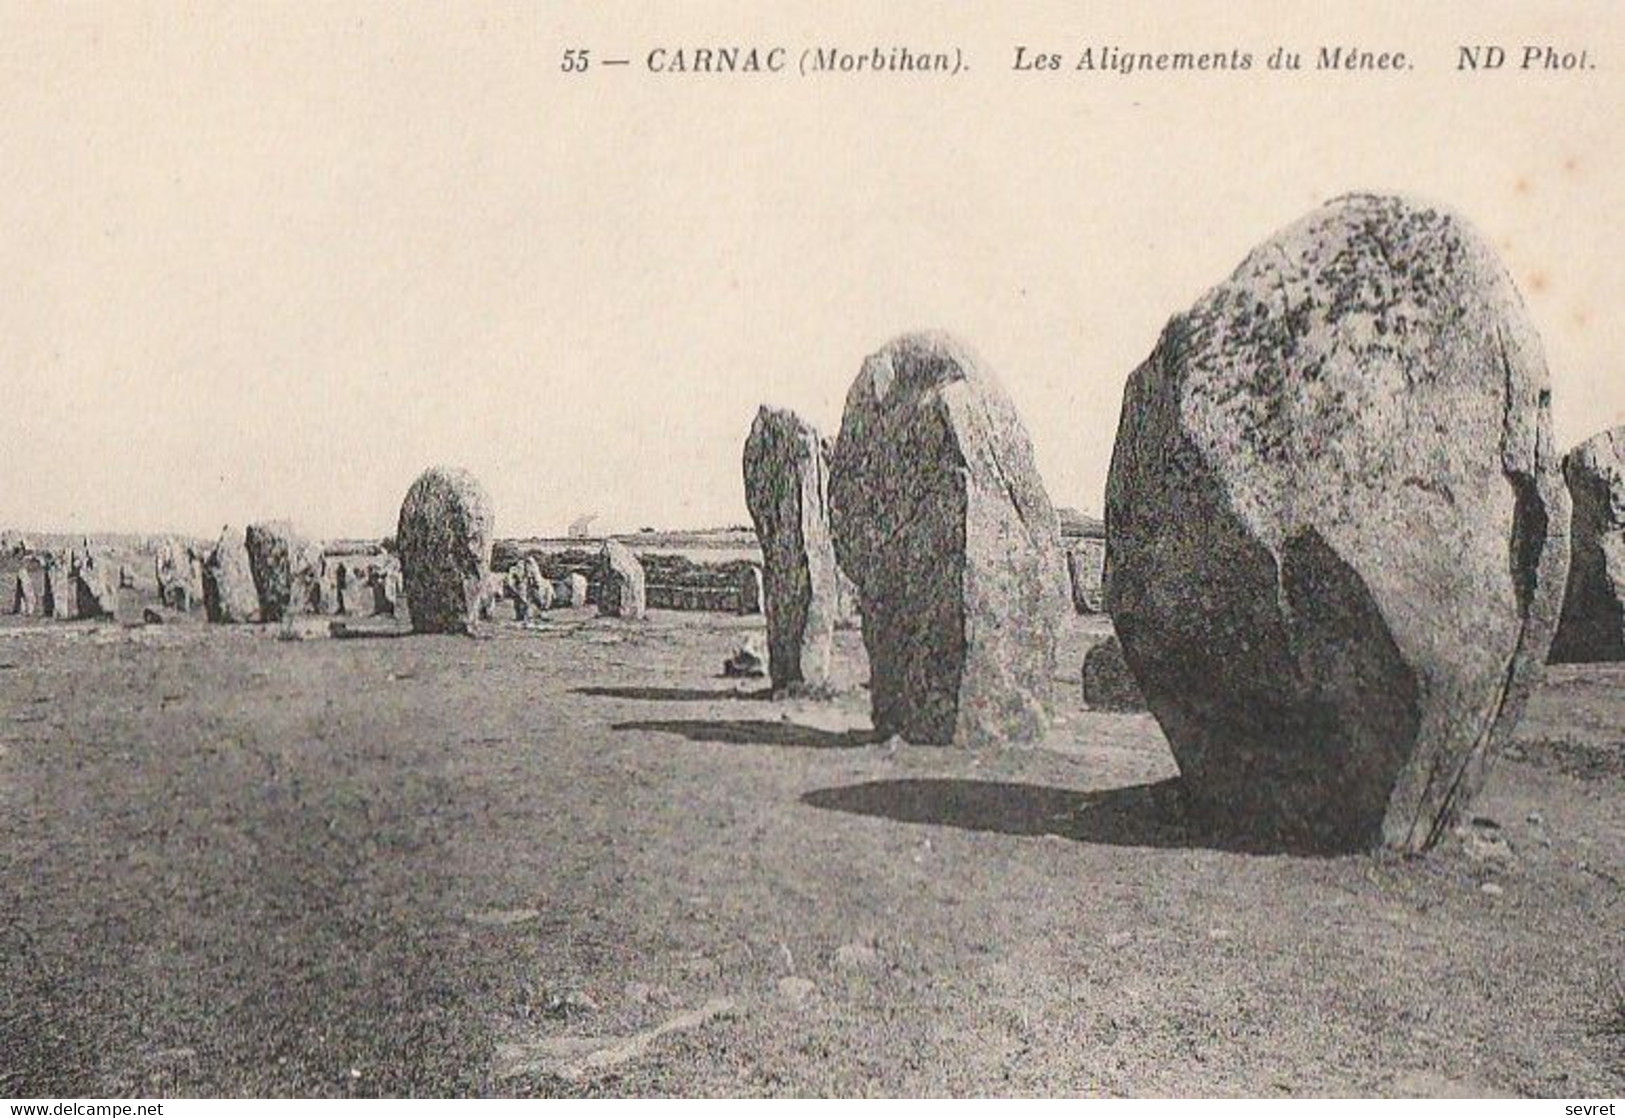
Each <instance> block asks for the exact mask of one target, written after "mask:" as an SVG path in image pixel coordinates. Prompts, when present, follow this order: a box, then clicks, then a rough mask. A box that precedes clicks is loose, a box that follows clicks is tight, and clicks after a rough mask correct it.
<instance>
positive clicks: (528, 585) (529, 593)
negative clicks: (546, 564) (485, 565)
mask: <svg viewBox="0 0 1625 1118" xmlns="http://www.w3.org/2000/svg"><path fill="white" fill-rule="evenodd" d="M508 596H509V597H510V598H512V599H513V602H514V616H516V617H517V618H518V619H519V620H521V621H523V620H525V619H526V618H527V617H529V616H530V615H531V614H532V613H545V612H546V611H547V610H549V609H552V608H553V584H552V583H551V582H549V581H548V580H547V579H545V578H543V577H542V567H541V564H540V563H538V562H536V557H535V556H534V555H527V556H525V557H524V558H522V559H520V560H519V561H518V562H517V563H515V564H514V565H513V566H511V567H509V568H508Z"/></svg>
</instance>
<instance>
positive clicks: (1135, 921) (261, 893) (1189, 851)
mask: <svg viewBox="0 0 1625 1118" xmlns="http://www.w3.org/2000/svg"><path fill="white" fill-rule="evenodd" d="M759 625H760V619H759V618H757V619H744V618H739V619H734V618H726V617H720V616H716V615H700V614H656V615H655V616H654V617H653V618H652V619H651V620H650V621H649V622H647V623H645V624H641V625H639V624H626V623H620V622H615V621H607V620H605V621H600V620H598V619H595V618H590V617H589V616H587V615H586V614H585V613H572V612H569V611H562V612H559V613H555V614H552V615H550V616H549V619H548V621H547V622H545V624H544V626H543V627H542V628H540V629H524V628H521V627H519V626H517V625H508V626H504V627H502V628H501V629H500V630H499V631H498V632H497V633H496V635H495V636H494V637H492V638H491V639H488V640H481V641H469V640H466V639H460V638H451V637H447V638H435V637H411V638H398V637H395V636H393V635H390V634H389V633H388V632H387V631H386V629H387V627H386V626H382V625H378V626H374V628H376V629H377V630H378V631H379V635H377V636H376V637H373V638H370V639H352V640H334V639H313V640H287V639H278V636H277V632H278V630H277V629H275V628H259V627H245V628H226V627H216V628H206V627H203V626H201V625H199V626H186V625H170V626H155V627H150V628H147V629H127V628H121V627H119V626H115V625H107V624H102V625H94V624H51V623H41V622H31V621H28V620H26V619H18V618H9V617H8V618H0V1095H44V1096H56V1095H81V1094H88V1095H113V1096H129V1095H152V1094H174V1095H212V1094H230V1095H241V1094H248V1095H262V1094H268V1095H278V1094H295V1095H307V1094H309V1095H347V1094H359V1095H379V1094H419V1095H422V1094H464V1093H478V1094H504V1095H506V1094H617V1095H625V1094H678V1095H692V1094H724V1095H752V1094H795V1095H804V1094H819V1095H822V1094H915V1093H919V1094H930V1095H941V1094H956V1095H957V1094H994V1095H1006V1094H1033V1093H1042V1094H1095V1093H1103V1094H1186V1095H1190V1094H1232V1093H1245V1094H1266V1095H1268V1094H1339V1093H1359V1094H1367V1093H1378V1094H1450V1093H1462V1092H1468V1093H1511V1094H1519V1093H1525V1094H1538V1095H1556V1096H1569V1097H1577V1096H1596V1095H1618V1094H1620V1093H1621V1092H1622V1091H1625V932H1622V928H1625V921H1622V915H1625V913H1622V907H1625V891H1622V889H1621V880H1622V877H1625V807H1622V803H1625V801H1622V798H1621V787H1622V781H1625V765H1622V757H1625V670H1622V668H1621V667H1619V666H1615V667H1579V668H1576V667H1565V668H1559V669H1554V670H1553V672H1552V673H1551V677H1550V680H1549V682H1548V683H1547V685H1546V686H1545V688H1544V689H1543V690H1542V691H1541V693H1540V694H1539V695H1537V697H1536V700H1535V702H1534V703H1533V706H1532V709H1531V710H1530V712H1529V715H1528V717H1527V718H1526V720H1525V724H1524V726H1523V728H1522V731H1521V734H1520V741H1519V744H1518V746H1517V747H1516V749H1515V750H1514V753H1513V755H1512V756H1511V757H1509V758H1507V759H1505V760H1504V761H1503V762H1502V763H1501V764H1500V765H1499V767H1498V768H1497V769H1496V770H1495V772H1494V775H1493V776H1492V777H1491V783H1490V786H1489V787H1488V788H1487V789H1486V792H1485V794H1484V796H1483V797H1482V798H1481V800H1480V801H1479V804H1478V806H1477V809H1476V811H1477V814H1478V815H1479V816H1481V817H1482V819H1483V822H1482V823H1480V824H1479V825H1477V826H1475V827H1473V828H1471V830H1470V832H1469V833H1468V834H1467V835H1465V836H1464V837H1460V838H1456V839H1453V840H1452V841H1451V842H1450V843H1449V844H1448V846H1447V847H1445V848H1443V849H1441V850H1439V851H1437V852H1435V853H1434V854H1432V855H1430V856H1428V857H1426V858H1421V859H1396V858H1378V857H1367V856H1357V857H1340V858H1307V857H1296V856H1290V855H1285V854H1279V853H1268V852H1263V853H1260V852H1247V851H1241V850H1235V849H1225V848H1223V844H1222V843H1214V842H1211V841H1208V840H1207V839H1205V838H1204V837H1203V836H1200V835H1196V834H1192V833H1190V832H1189V831H1188V830H1187V829H1186V828H1185V827H1184V826H1183V824H1182V822H1181V820H1180V816H1179V811H1178V795H1177V787H1176V785H1175V784H1174V783H1173V781H1174V779H1175V777H1176V770H1175V768H1174V765H1173V761H1172V758H1171V757H1170V755H1169V752H1168V749H1167V745H1166V743H1165V742H1164V741H1163V739H1162V737H1161V735H1160V733H1159V732H1158V730H1157V727H1156V724H1155V723H1154V722H1153V721H1152V720H1151V719H1150V718H1149V717H1148V716H1145V715H1117V714H1095V713H1089V712H1086V711H1084V710H1083V709H1081V705H1080V703H1079V701H1078V698H1077V696H1078V683H1077V676H1076V670H1077V665H1078V663H1079V662H1080V660H1081V656H1082V650H1083V648H1084V647H1085V646H1086V644H1087V642H1088V641H1089V640H1091V639H1094V638H1095V637H1098V635H1099V634H1100V633H1101V632H1102V631H1103V628H1102V626H1101V625H1100V623H1098V622H1096V623H1093V624H1091V623H1088V622H1084V621H1080V622H1079V623H1078V625H1077V627H1076V631H1075V632H1074V633H1073V634H1072V636H1071V640H1070V644H1071V647H1070V649H1069V651H1068V653H1067V655H1066V657H1065V658H1064V663H1065V664H1066V665H1067V671H1066V678H1065V679H1064V680H1061V681H1058V684H1057V688H1058V695H1059V696H1060V697H1061V700H1062V701H1061V708H1062V710H1063V711H1064V716H1065V717H1064V721H1062V722H1061V723H1060V724H1059V725H1058V726H1057V727H1056V728H1055V730H1054V732H1053V733H1052V734H1051V736H1050V738H1049V740H1048V741H1047V742H1046V744H1045V747H1044V748H1042V749H1034V750H1024V751H1017V752H1005V753H1001V754H991V755H981V756H977V755H972V754H968V753H963V752H957V751H950V750H934V749H925V748H911V747H907V746H904V747H901V748H895V749H894V748H890V747H888V746H887V745H886V744H884V743H880V744H876V743H873V742H871V741H869V738H868V735H867V733H866V729H867V718H866V712H867V700H866V696H865V694H864V692H863V691H862V690H861V688H860V687H859V686H858V685H857V681H859V680H861V679H862V678H864V675H865V668H864V664H863V657H862V648H861V643H860V640H859V637H858V635H857V634H855V633H845V634H842V647H841V667H842V671H843V673H844V675H845V677H846V678H847V681H848V683H849V685H850V690H849V691H848V692H847V693H846V694H845V695H843V696H842V697H840V698H839V699H837V700H835V701H832V702H823V703H818V702H811V701H795V702H774V701H771V700H766V699H763V698H761V697H758V696H757V695H756V694H755V692H756V690H757V689H758V688H759V687H760V683H759V682H758V681H732V680H724V679H721V678H719V677H718V673H719V669H720V666H721V663H722V660H723V658H724V657H725V656H726V655H727V654H728V652H729V651H730V650H731V649H732V647H733V646H734V644H735V643H736V641H737V640H738V639H739V638H740V636H741V635H743V633H744V632H746V631H748V630H750V629H752V628H755V627H757V626H759Z"/></svg>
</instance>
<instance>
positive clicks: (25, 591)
mask: <svg viewBox="0 0 1625 1118" xmlns="http://www.w3.org/2000/svg"><path fill="white" fill-rule="evenodd" d="M11 612H12V613H15V614H17V615H18V616H19V617H33V616H34V615H35V614H36V613H38V612H39V599H38V597H37V596H36V595H35V593H34V580H33V579H32V578H30V577H29V574H28V568H27V567H26V566H24V567H19V568H17V583H16V592H15V593H14V594H13V595H12V599H11Z"/></svg>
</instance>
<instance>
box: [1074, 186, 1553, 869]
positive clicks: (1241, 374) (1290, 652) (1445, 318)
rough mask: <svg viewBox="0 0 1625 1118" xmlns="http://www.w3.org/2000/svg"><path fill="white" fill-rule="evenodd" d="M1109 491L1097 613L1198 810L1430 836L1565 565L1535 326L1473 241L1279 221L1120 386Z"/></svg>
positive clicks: (1402, 843) (1369, 839)
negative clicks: (1102, 597) (1107, 618)
mask: <svg viewBox="0 0 1625 1118" xmlns="http://www.w3.org/2000/svg"><path fill="white" fill-rule="evenodd" d="M1106 501H1107V508H1106V520H1107V571H1108V575H1107V578H1108V589H1107V594H1108V602H1107V605H1108V609H1109V610H1110V612H1111V614H1112V618H1113V622H1114V624H1115V626H1116V628H1117V632H1118V635H1119V636H1120V638H1121V640H1122V643H1123V650H1124V653H1125V655H1126V657H1127V660H1128V663H1129V665H1130V667H1131V668H1132V669H1133V670H1134V673H1135V675H1136V676H1137V677H1138V679H1139V682H1140V684H1141V686H1142V688H1143V689H1144V692H1145V697H1146V700H1147V702H1148V704H1149V706H1150V709H1151V711H1152V713H1154V714H1155V715H1156V717H1157V720H1158V721H1159V722H1160V723H1161V725H1162V727H1163V730H1164V732H1165V733H1166V734H1167V737H1168V740H1169V742H1170V744H1171V745H1172V747H1173V750H1174V755H1175V758H1176V759H1177V761H1178V763H1179V767H1180V771H1181V773H1182V778H1183V784H1184V786H1185V791H1186V795H1187V799H1188V801H1189V802H1190V803H1191V804H1192V806H1194V807H1195V808H1196V809H1197V810H1198V811H1199V812H1200V813H1202V814H1204V815H1206V816H1208V817H1210V818H1211V819H1212V820H1214V821H1215V822H1218V823H1221V824H1223V825H1225V826H1227V827H1231V828H1235V829H1239V830H1246V831H1248V832H1252V833H1257V834H1263V835H1267V836H1270V837H1272V838H1274V839H1275V840H1277V841H1284V842H1289V843H1293V842H1302V843H1308V844H1312V845H1315V846H1320V847H1328V846H1329V847H1358V846H1368V845H1374V844H1378V843H1381V844H1384V845H1388V846H1391V847H1397V848H1402V849H1412V850H1416V849H1423V848H1426V847H1427V846H1429V845H1431V843H1432V842H1433V841H1434V839H1435V838H1436V837H1437V836H1438V834H1439V833H1440V830H1441V828H1442V827H1444V826H1445V825H1447V824H1448V823H1449V822H1450V821H1451V820H1452V819H1453V818H1454V817H1455V816H1456V815H1457V814H1458V813H1459V811H1460V809H1461V807H1462V806H1464V805H1465V803H1466V802H1467V801H1468V800H1469V799H1470V797H1471V796H1472V794H1473V793H1474V791H1475V790H1476V788H1477V786H1478V785H1479V783H1480V782H1481V780H1482V778H1483V775H1484V766H1485V763H1486V761H1487V760H1488V759H1489V757H1490V756H1491V755H1492V754H1493V753H1494V752H1495V750H1496V749H1497V748H1498V746H1499V744H1500V743H1501V740H1502V739H1503V738H1504V737H1505V736H1506V735H1507V734H1509V733H1510V732H1511V730H1512V728H1513V726H1514V724H1515V723H1516V721H1517V718H1518V714H1519V712H1520V709H1521V707H1522V705H1523V702H1524V699H1525V697H1526V696H1527V694H1528V691H1529V689H1530V687H1531V686H1532V685H1533V683H1534V682H1535V681H1536V679H1537V678H1538V674H1539V672H1540V671H1541V668H1542V665H1543V664H1544V661H1545V659H1546V652H1547V649H1548V646H1549V645H1550V643H1551V640H1552V632H1553V628H1554V626H1555V623H1556V620H1557V614H1558V607H1559V604H1560V603H1561V601H1562V596H1563V583H1564V577H1565V571H1566V565H1567V562H1568V544H1567V533H1568V528H1569V500H1568V496H1567V493H1566V491H1565V488H1564V484H1563V478H1562V475H1561V473H1560V472H1559V468H1558V460H1557V456H1556V455H1555V454H1554V452H1553V448H1552V436H1551V425H1550V415H1549V392H1548V388H1547V376H1546V367H1545V362H1544V359H1543V357H1542V355H1541V348H1540V343H1539V341H1538V339H1537V338H1536V336H1535V333H1534V331H1533V329H1532V328H1531V326H1530V323H1529V321H1528V319H1527V317H1526V315H1525V312H1524V309H1523V307H1522V305H1521V303H1520V300H1519V298H1518V295H1517V293H1516V291H1515V289H1514V288H1513V285H1512V282H1511V280H1510V279H1509V277H1508V276H1507V274H1506V272H1505V270H1504V269H1503V267H1502V266H1501V265H1500V264H1499V263H1498V262H1497V260H1496V259H1495V258H1494V256H1493V254H1492V253H1491V251H1490V250H1489V249H1488V248H1487V247H1486V246H1485V245H1484V243H1483V242H1482V241H1481V240H1480V239H1479V238H1478V236H1476V235H1475V234H1474V233H1473V232H1472V231H1471V230H1470V229H1469V228H1468V227H1467V226H1466V225H1465V224H1464V223H1463V222H1462V221H1461V220H1459V219H1458V218H1456V217H1453V216H1451V215H1450V214H1447V213H1444V212H1441V211H1439V210H1436V209H1432V208H1427V207H1424V206H1419V205H1412V204H1409V203H1406V202H1403V201H1400V200H1397V199H1393V198H1381V197H1369V196H1358V197H1349V198H1345V199H1341V200H1339V201H1337V202H1334V203H1332V204H1330V205H1328V206H1326V207H1324V208H1323V209H1321V210H1319V211H1317V212H1315V213H1313V214H1311V215H1309V216H1308V217H1307V218H1305V219H1304V220H1302V221H1300V222H1299V223H1297V224H1296V225H1293V226H1291V227H1290V228H1288V229H1286V230H1284V231H1283V232H1281V233H1279V234H1277V235H1276V236H1274V237H1272V238H1271V239H1270V240H1268V241H1266V242H1265V243H1264V244H1263V245H1261V246H1259V247H1258V248H1257V249H1256V250H1254V251H1253V252H1252V254H1251V255H1249V256H1248V257H1247V259H1246V260H1245V261H1243V262H1242V264H1241V267H1240V268H1239V269H1237V271H1236V272H1235V274H1234V275H1232V276H1231V277H1230V278H1229V279H1228V280H1226V281H1225V282H1224V283H1221V284H1220V285H1219V286H1218V287H1216V288H1214V289H1213V290H1212V291H1211V292H1209V293H1208V294H1207V295H1206V296H1204V297H1203V298H1202V299H1201V300H1200V301H1198V302H1197V304H1196V305H1195V306H1194V307H1193V308H1192V309H1191V310H1190V311H1188V312H1186V313H1185V314H1183V315H1180V316H1178V317H1176V318H1174V319H1173V321H1171V322H1170V323H1169V325H1168V327H1167V329H1166V330H1165V331H1164V332H1163V336H1162V339H1161V341H1160V342H1159V343H1158V345H1157V347H1156V350H1155V352H1154V353H1152V355H1151V357H1150V358H1149V359H1148V360H1147V361H1146V362H1145V364H1144V365H1142V366H1141V367H1140V368H1139V369H1138V370H1137V371H1136V372H1135V373H1134V374H1133V376H1132V377H1131V379H1130V381H1129V384H1128V386H1127V389H1126V390H1125V393H1124V399H1123V412H1122V418H1121V421H1120V423H1119V428H1118V434H1117V445H1116V449H1115V451H1114V453H1113V458H1112V465H1111V472H1110V477H1109V480H1108V483H1107V494H1106Z"/></svg>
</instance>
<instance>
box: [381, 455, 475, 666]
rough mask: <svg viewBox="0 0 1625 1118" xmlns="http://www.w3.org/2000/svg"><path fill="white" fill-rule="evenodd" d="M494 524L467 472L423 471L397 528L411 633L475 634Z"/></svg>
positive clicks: (407, 496)
mask: <svg viewBox="0 0 1625 1118" xmlns="http://www.w3.org/2000/svg"><path fill="white" fill-rule="evenodd" d="M495 529H496V518H495V516H494V514H493V513H492V511H491V502H490V500H489V499H488V498H487V497H486V495H485V489H484V488H483V487H482V486H481V485H480V483H479V482H478V481H476V480H475V479H474V476H473V475H472V474H470V473H468V472H467V471H466V470H458V469H449V468H446V467H434V468H432V469H429V470H425V471H424V472H423V474H422V475H421V476H420V477H419V478H418V479H417V480H416V481H414V482H413V483H412V488H411V489H409V490H407V493H406V499H405V500H404V501H403V502H402V503H401V516H400V523H399V525H398V527H397V528H396V532H395V540H396V547H397V549H398V551H399V553H400V558H401V577H402V582H403V584H404V587H405V592H406V609H407V612H408V613H410V614H411V617H412V629H413V631H414V632H418V633H465V634H470V633H473V631H474V629H475V623H476V621H477V619H478V612H479V608H480V601H481V593H482V588H483V586H484V582H485V576H486V573H487V572H488V571H489V569H490V566H491V544H492V542H493V536H494V533H495Z"/></svg>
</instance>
